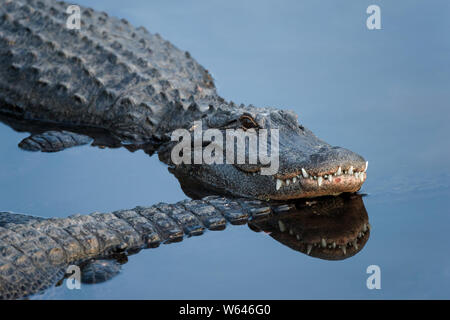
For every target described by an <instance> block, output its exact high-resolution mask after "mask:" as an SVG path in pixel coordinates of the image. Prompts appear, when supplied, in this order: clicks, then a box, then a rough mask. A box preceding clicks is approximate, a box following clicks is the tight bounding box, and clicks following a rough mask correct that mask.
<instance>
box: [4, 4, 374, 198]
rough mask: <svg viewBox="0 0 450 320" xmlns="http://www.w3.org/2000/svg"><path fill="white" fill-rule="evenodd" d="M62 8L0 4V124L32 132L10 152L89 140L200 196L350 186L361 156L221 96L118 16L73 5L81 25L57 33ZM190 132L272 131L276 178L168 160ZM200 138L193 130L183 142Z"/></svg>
mask: <svg viewBox="0 0 450 320" xmlns="http://www.w3.org/2000/svg"><path fill="white" fill-rule="evenodd" d="M68 7H69V4H67V3H65V2H56V1H52V0H14V1H10V0H0V56H1V59H0V115H1V116H0V119H1V121H3V122H4V123H7V124H8V125H10V126H11V127H12V128H14V129H15V130H18V131H26V132H30V133H31V135H30V136H29V137H27V138H25V139H24V140H23V141H22V142H21V143H20V144H19V146H20V147H21V148H23V149H25V150H29V151H43V152H57V151H61V150H64V149H66V148H70V147H74V146H78V145H84V144H88V143H91V145H92V146H97V147H101V148H104V147H108V148H119V147H124V148H127V149H128V150H130V151H133V152H134V151H137V150H143V151H144V152H146V153H147V154H149V155H153V154H154V153H157V154H158V156H159V159H160V160H161V161H163V162H164V163H166V164H167V165H168V168H169V171H170V172H171V173H173V174H174V175H175V176H176V177H177V178H181V177H182V178H183V179H185V180H189V181H190V182H189V183H190V184H192V185H196V186H198V188H197V190H200V192H201V193H205V192H208V193H209V194H210V195H227V196H233V197H247V198H253V199H262V200H288V199H296V198H312V197H319V196H326V195H336V194H341V193H346V192H348V193H353V192H356V191H358V190H359V189H360V188H361V186H362V184H363V183H364V181H365V179H366V170H367V161H366V160H365V159H364V158H363V157H362V156H360V155H358V154H356V153H354V152H352V151H350V150H348V149H345V148H342V147H338V146H332V145H330V144H328V143H326V142H325V141H323V140H321V139H319V138H317V137H316V136H315V135H314V134H313V133H312V132H311V131H310V130H309V129H307V128H306V127H305V126H304V125H303V124H301V123H300V122H299V120H298V117H297V115H296V114H295V113H294V112H292V111H288V110H279V109H275V108H271V107H263V108H257V107H255V106H253V105H247V106H246V105H242V104H241V105H237V104H235V103H234V102H232V101H226V100H225V99H224V98H222V97H220V96H219V95H218V93H217V91H216V88H215V84H214V80H213V78H212V76H211V74H210V73H209V71H208V70H206V69H205V68H204V67H202V66H201V65H200V64H199V63H197V62H196V61H195V60H194V59H193V58H192V56H191V54H190V53H189V52H187V51H182V50H180V49H178V48H176V47H175V46H174V45H172V44H171V43H170V42H168V41H166V40H164V39H163V38H162V37H161V36H160V35H159V34H157V33H155V34H151V33H150V32H148V31H147V30H146V29H145V28H144V27H138V28H135V27H133V26H132V25H131V24H130V23H129V22H128V21H127V20H125V19H118V18H115V17H109V16H108V14H106V13H104V12H97V11H94V10H93V9H91V8H85V7H79V8H80V17H81V20H80V29H71V28H68V27H67V22H68V20H69V19H71V13H70V10H69V13H68V10H67V9H68ZM199 123H200V124H199ZM196 126H197V127H198V126H200V127H201V129H203V130H206V129H215V130H218V132H221V133H223V134H225V131H226V130H228V129H236V130H237V129H242V131H249V132H250V131H251V132H259V131H261V129H268V130H269V129H270V130H272V129H277V130H278V135H279V145H278V146H277V148H278V152H279V168H278V170H277V172H276V173H274V174H270V175H265V174H262V172H263V170H264V169H265V168H266V166H267V164H264V163H262V162H257V163H256V164H253V163H252V164H250V163H244V164H239V163H212V164H205V163H189V162H183V163H174V161H172V159H171V151H172V150H173V148H174V146H175V145H176V144H177V141H173V139H172V133H173V132H174V130H176V129H186V130H190V132H191V131H193V130H195V128H196ZM200 138H202V137H200ZM200 138H199V137H198V136H197V137H196V135H195V134H194V135H193V137H192V140H193V141H192V143H193V144H194V145H198V143H200V145H201V143H202V141H199V139H200ZM208 145H211V146H212V147H217V148H218V150H220V149H223V145H222V144H221V143H219V142H218V141H209V143H208ZM269 146H272V147H273V145H272V144H271V143H269ZM246 155H248V151H246ZM182 187H183V186H182ZM190 196H192V197H195V198H198V197H199V195H198V194H197V192H194V193H192V194H190Z"/></svg>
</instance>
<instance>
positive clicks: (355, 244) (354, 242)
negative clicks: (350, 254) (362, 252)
mask: <svg viewBox="0 0 450 320" xmlns="http://www.w3.org/2000/svg"><path fill="white" fill-rule="evenodd" d="M353 246H354V247H355V249H356V250H358V243H357V242H356V240H355V241H353Z"/></svg>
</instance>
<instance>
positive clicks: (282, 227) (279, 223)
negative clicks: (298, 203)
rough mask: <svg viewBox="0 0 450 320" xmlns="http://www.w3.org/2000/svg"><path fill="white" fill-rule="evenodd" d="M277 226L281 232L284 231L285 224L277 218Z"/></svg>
mask: <svg viewBox="0 0 450 320" xmlns="http://www.w3.org/2000/svg"><path fill="white" fill-rule="evenodd" d="M278 226H279V227H280V231H281V232H285V231H286V225H285V224H284V223H283V221H281V220H278Z"/></svg>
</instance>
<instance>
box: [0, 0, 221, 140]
mask: <svg viewBox="0 0 450 320" xmlns="http://www.w3.org/2000/svg"><path fill="white" fill-rule="evenodd" d="M68 7H69V4H67V3H64V2H56V1H51V0H38V1H35V0H28V1H26V0H14V1H10V0H0V57H1V59H0V113H3V114H8V115H12V116H14V117H20V118H21V119H26V120H38V121H41V122H46V123H56V124H61V125H65V126H73V127H79V126H83V127H97V128H102V129H106V130H107V131H109V132H111V133H112V134H114V135H116V136H118V137H120V138H121V139H122V140H129V141H133V142H143V141H148V140H149V138H150V137H151V136H152V134H153V133H154V132H155V130H156V128H157V126H158V123H159V120H160V119H161V118H162V117H163V115H164V113H165V111H166V110H167V109H168V108H170V107H171V106H173V105H174V104H181V105H182V106H183V107H184V108H186V107H187V106H189V105H190V104H191V103H193V102H194V101H200V100H202V99H203V100H204V99H205V98H207V97H216V91H215V88H214V83H213V80H212V78H211V76H210V75H209V74H208V72H207V71H206V70H205V69H204V68H203V67H202V66H200V65H199V64H198V63H197V62H196V61H194V60H193V59H192V58H191V56H190V54H189V53H188V52H184V51H181V50H179V49H177V48H175V47H174V46H173V45H172V44H171V43H169V42H168V41H165V40H164V39H162V38H161V37H160V36H159V35H158V34H154V35H153V34H150V33H149V32H148V31H147V30H146V29H145V28H143V27H140V28H134V27H133V26H131V25H130V24H129V23H128V22H127V21H126V20H124V19H122V20H119V19H117V18H113V17H108V15H107V14H106V13H99V12H96V11H94V10H92V9H89V8H83V7H81V28H80V29H79V30H76V29H74V30H71V29H69V28H67V26H66V23H67V20H68V18H69V16H70V14H69V13H66V10H67V8H68Z"/></svg>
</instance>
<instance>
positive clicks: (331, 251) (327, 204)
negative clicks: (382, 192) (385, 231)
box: [249, 195, 370, 260]
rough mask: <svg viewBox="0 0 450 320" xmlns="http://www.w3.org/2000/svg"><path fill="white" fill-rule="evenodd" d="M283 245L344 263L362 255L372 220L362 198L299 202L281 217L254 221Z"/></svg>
mask: <svg viewBox="0 0 450 320" xmlns="http://www.w3.org/2000/svg"><path fill="white" fill-rule="evenodd" d="M249 227H250V228H251V229H252V230H255V231H265V232H268V233H270V236H271V237H272V238H274V239H275V240H277V241H279V242H280V243H282V244H284V245H286V246H288V247H290V248H292V249H294V250H296V251H300V252H302V253H306V254H309V255H311V256H313V257H317V258H320V259H326V260H342V259H346V258H348V257H351V256H353V255H355V254H356V253H358V252H359V251H361V249H362V248H363V247H364V245H365V244H366V242H367V240H368V239H369V235H370V225H369V218H368V215H367V212H366V209H365V207H364V203H363V200H362V197H361V196H360V195H348V196H345V197H344V196H343V197H332V198H331V197H330V198H324V199H320V200H314V201H306V202H297V203H296V205H295V209H293V210H291V211H289V213H286V214H284V215H282V216H273V217H271V218H268V219H264V220H258V219H256V220H253V221H250V222H249Z"/></svg>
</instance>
